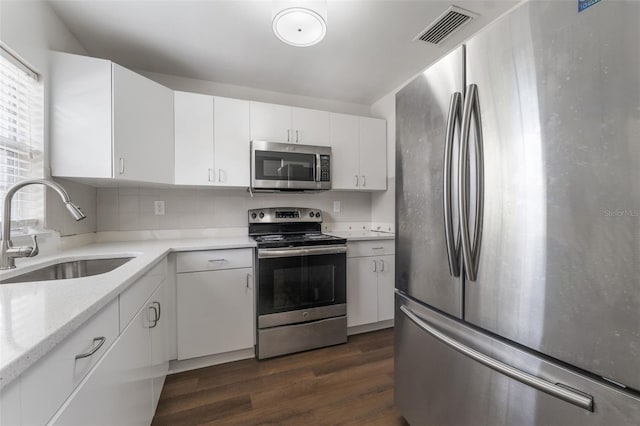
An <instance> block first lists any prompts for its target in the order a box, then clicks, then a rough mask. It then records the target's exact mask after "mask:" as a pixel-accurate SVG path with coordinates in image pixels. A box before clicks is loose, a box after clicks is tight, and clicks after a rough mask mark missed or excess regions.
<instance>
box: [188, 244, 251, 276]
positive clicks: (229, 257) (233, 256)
mask: <svg viewBox="0 0 640 426" xmlns="http://www.w3.org/2000/svg"><path fill="white" fill-rule="evenodd" d="M252 266H253V249H250V248H247V249H231V250H208V251H192V252H188V253H178V256H177V271H178V273H180V272H198V271H215V270H218V269H238V268H251V267H252Z"/></svg>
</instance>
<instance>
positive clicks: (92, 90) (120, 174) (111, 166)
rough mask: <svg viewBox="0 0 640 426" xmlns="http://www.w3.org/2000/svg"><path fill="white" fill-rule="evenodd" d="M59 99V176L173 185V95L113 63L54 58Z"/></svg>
mask: <svg viewBox="0 0 640 426" xmlns="http://www.w3.org/2000/svg"><path fill="white" fill-rule="evenodd" d="M51 93H52V111H53V112H52V126H51V127H52V144H51V170H52V174H53V175H54V176H60V177H67V178H77V179H79V180H83V179H118V180H125V181H137V182H151V183H173V163H174V153H173V151H174V150H173V138H174V130H173V91H172V90H170V89H168V88H166V87H164V86H162V85H160V84H158V83H156V82H154V81H151V80H149V79H148V78H145V77H143V76H141V75H139V74H136V73H134V72H133V71H130V70H128V69H126V68H123V67H121V66H119V65H117V64H114V63H112V62H111V61H107V60H103V59H96V58H90V57H86V56H79V55H71V54H66V53H54V54H52V73H51ZM150 159H151V160H150Z"/></svg>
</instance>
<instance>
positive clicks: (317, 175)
mask: <svg viewBox="0 0 640 426" xmlns="http://www.w3.org/2000/svg"><path fill="white" fill-rule="evenodd" d="M320 164H321V162H320V154H316V175H315V179H314V180H315V181H316V182H320V175H321V170H320Z"/></svg>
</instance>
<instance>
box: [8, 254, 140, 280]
mask: <svg viewBox="0 0 640 426" xmlns="http://www.w3.org/2000/svg"><path fill="white" fill-rule="evenodd" d="M131 259H133V257H113V258H108V259H82V260H74V261H72V262H61V263H54V264H53V265H49V266H45V267H42V268H40V269H36V270H34V271H30V272H25V273H24V274H21V275H17V276H15V277H11V278H7V279H4V280H2V281H0V284H10V283H24V282H29V281H49V280H66V279H69V278H81V277H90V276H93V275H100V274H104V273H106V272H109V271H113V270H114V269H116V268H118V267H120V266H122V265H124V264H125V263H127V262H128V261H130V260H131Z"/></svg>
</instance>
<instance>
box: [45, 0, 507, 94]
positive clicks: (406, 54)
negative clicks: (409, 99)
mask: <svg viewBox="0 0 640 426" xmlns="http://www.w3.org/2000/svg"><path fill="white" fill-rule="evenodd" d="M49 2H50V3H51V4H52V6H53V8H54V10H55V11H56V13H57V14H58V15H59V16H60V18H61V19H62V20H63V21H64V22H65V24H66V25H67V26H68V27H69V29H70V30H71V32H72V33H73V34H74V35H75V36H76V37H77V38H78V40H79V41H80V42H81V43H82V45H83V46H84V47H85V49H86V50H87V51H88V53H89V54H90V55H92V56H97V57H102V58H108V59H111V60H113V61H114V62H117V63H119V64H121V65H123V66H126V67H129V68H134V69H140V70H147V71H152V72H157V73H164V74H171V75H178V76H183V77H189V78H195V79H201V80H209V81H216V82H221V83H227V84H235V85H241V86H248V87H253V88H258V89H263V90H272V91H277V92H283V93H292V94H296V95H303V96H312V97H317V98H328V99H336V100H340V101H344V102H354V103H360V104H365V105H369V104H371V103H373V102H374V101H376V100H377V99H379V98H380V97H382V96H384V95H385V94H387V93H389V92H390V91H391V90H393V89H394V88H396V87H397V86H398V85H400V84H402V83H403V82H404V81H405V80H407V79H408V78H410V77H411V76H412V75H414V74H416V73H417V72H419V71H420V70H421V69H423V68H424V67H426V66H427V65H429V64H430V63H432V62H434V61H435V60H436V59H437V58H439V57H441V56H442V55H443V54H444V53H446V52H447V51H448V50H450V49H451V48H452V47H454V46H455V45H456V44H459V43H460V42H461V41H463V40H465V39H466V38H468V37H469V36H470V35H471V34H473V33H475V32H476V31H478V30H479V29H480V28H482V27H483V26H485V25H486V24H487V23H489V22H490V21H492V20H493V19H495V18H496V17H497V16H499V15H500V14H502V13H503V12H504V11H506V10H507V9H509V8H510V7H512V6H513V5H514V4H516V1H506V0H498V1H461V2H458V1H456V2H455V5H456V6H459V7H462V8H465V9H468V10H471V11H473V12H475V13H478V14H479V15H480V16H479V17H478V18H477V19H475V20H474V21H472V22H471V23H470V24H468V25H467V26H465V27H464V28H463V29H462V30H461V31H459V32H458V33H456V34H454V35H453V36H452V37H450V38H449V39H448V40H446V41H445V42H444V43H443V44H442V45H441V46H431V45H426V44H424V43H422V42H419V41H413V39H414V37H415V36H416V35H417V34H418V33H419V32H420V31H422V30H423V29H424V28H425V27H426V26H427V25H428V24H429V23H431V22H432V21H433V20H434V19H436V18H437V17H438V16H439V15H440V14H441V13H442V12H444V11H445V10H446V9H447V8H448V7H449V6H450V5H451V4H452V3H451V2H446V1H431V0H423V1H401V0H396V1H377V0H368V1H365V0H359V1H357V0H354V1H348V0H342V1H341V0H328V2H327V36H326V38H325V39H324V40H323V41H322V42H321V43H320V44H318V45H316V46H312V47H307V48H296V47H291V46H287V45H285V44H284V43H282V42H281V41H279V40H278V39H277V38H276V37H275V36H274V35H273V33H272V31H271V16H272V10H271V9H272V5H273V2H272V1H244V0H236V1H213V0H209V1H177V0H173V1H172V0H162V1H149V0H137V1H131V0H129V1H126V0H124V1H123V0H116V1H101V0H97V1H96V0H93V1H88V0H49Z"/></svg>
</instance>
